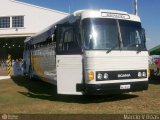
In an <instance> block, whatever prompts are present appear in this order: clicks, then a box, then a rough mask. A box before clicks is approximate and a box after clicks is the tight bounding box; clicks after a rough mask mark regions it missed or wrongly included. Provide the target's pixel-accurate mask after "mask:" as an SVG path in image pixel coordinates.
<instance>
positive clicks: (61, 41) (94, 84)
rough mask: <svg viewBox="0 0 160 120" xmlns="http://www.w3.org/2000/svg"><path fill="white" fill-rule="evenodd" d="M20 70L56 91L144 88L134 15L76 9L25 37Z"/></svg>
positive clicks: (140, 37)
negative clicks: (43, 28) (36, 32)
mask: <svg viewBox="0 0 160 120" xmlns="http://www.w3.org/2000/svg"><path fill="white" fill-rule="evenodd" d="M24 61H25V68H24V74H25V75H27V76H29V77H30V78H33V77H35V78H40V79H41V80H43V81H46V82H49V83H51V84H54V85H56V86H57V93H58V94H70V95H86V94H92V95H102V94H113V93H116V94H117V93H126V92H134V91H143V90H147V89H148V75H149V71H148V51H147V49H146V39H145V31H144V29H143V28H142V25H141V21H140V18H139V17H138V16H137V15H132V14H128V13H127V12H122V11H115V10H80V11H76V12H74V13H73V14H71V15H69V16H67V17H66V18H64V19H62V20H60V21H58V22H57V23H55V24H53V25H51V26H50V27H48V28H47V29H45V30H44V31H42V32H41V33H39V34H37V35H35V36H33V37H30V38H27V39H26V40H25V50H24Z"/></svg>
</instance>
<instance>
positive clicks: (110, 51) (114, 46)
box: [106, 44, 117, 53]
mask: <svg viewBox="0 0 160 120" xmlns="http://www.w3.org/2000/svg"><path fill="white" fill-rule="evenodd" d="M116 47H117V44H116V45H115V46H113V47H111V48H110V49H109V50H108V51H107V52H106V53H110V52H111V51H112V50H113V49H114V48H116Z"/></svg>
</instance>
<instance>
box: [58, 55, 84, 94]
mask: <svg viewBox="0 0 160 120" xmlns="http://www.w3.org/2000/svg"><path fill="white" fill-rule="evenodd" d="M56 58H57V60H56V67H57V92H58V94H70V95H81V94H82V93H81V92H77V91H76V84H78V83H82V81H83V80H82V78H83V77H82V75H83V74H82V56H81V55H57V56H56Z"/></svg>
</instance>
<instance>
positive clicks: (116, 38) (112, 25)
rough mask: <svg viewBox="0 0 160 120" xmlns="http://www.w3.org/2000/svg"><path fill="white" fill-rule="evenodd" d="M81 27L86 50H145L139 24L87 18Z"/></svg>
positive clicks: (143, 36)
mask: <svg viewBox="0 0 160 120" xmlns="http://www.w3.org/2000/svg"><path fill="white" fill-rule="evenodd" d="M82 25H83V38H84V49H86V50H110V49H112V50H120V49H121V50H146V46H145V34H144V31H143V29H142V27H141V23H139V22H133V21H127V20H116V19H104V18H94V19H93V18H92V19H89V18H87V19H84V20H83V22H82Z"/></svg>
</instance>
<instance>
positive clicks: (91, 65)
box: [84, 50, 148, 84]
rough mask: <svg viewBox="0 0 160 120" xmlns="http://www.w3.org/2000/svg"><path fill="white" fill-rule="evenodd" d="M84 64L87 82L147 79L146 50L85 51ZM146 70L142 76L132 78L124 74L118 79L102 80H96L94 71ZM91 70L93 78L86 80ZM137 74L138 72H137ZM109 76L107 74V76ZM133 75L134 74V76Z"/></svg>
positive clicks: (98, 82) (127, 71)
mask: <svg viewBox="0 0 160 120" xmlns="http://www.w3.org/2000/svg"><path fill="white" fill-rule="evenodd" d="M84 56H85V57H84V58H85V59H84V66H85V78H86V79H85V83H87V84H102V83H120V82H137V81H148V77H147V72H148V52H147V51H141V52H139V53H137V52H136V51H111V52H110V53H106V51H105V50H103V51H86V52H85V55H84ZM141 70H144V71H146V73H145V74H146V76H145V77H142V78H138V77H137V78H132V76H130V77H129V76H126V77H128V79H127V78H125V76H121V77H124V79H123V78H121V79H118V80H109V79H108V80H102V81H96V71H100V72H106V73H107V72H110V71H112V72H115V71H116V72H117V73H116V74H115V75H118V73H121V71H125V74H130V71H131V72H132V71H141ZM90 71H93V72H94V73H95V74H94V80H91V81H89V80H88V73H89V72H90ZM137 75H138V73H137ZM108 77H109V76H108ZM134 77H135V76H134Z"/></svg>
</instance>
